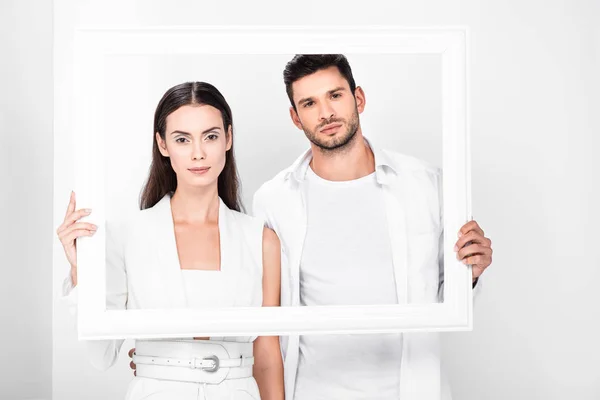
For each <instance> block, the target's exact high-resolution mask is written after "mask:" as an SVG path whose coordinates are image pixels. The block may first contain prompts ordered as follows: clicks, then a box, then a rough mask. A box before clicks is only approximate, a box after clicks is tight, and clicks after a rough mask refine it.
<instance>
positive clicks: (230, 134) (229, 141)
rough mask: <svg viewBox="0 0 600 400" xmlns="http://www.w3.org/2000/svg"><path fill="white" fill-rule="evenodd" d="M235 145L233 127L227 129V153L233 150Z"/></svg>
mask: <svg viewBox="0 0 600 400" xmlns="http://www.w3.org/2000/svg"><path fill="white" fill-rule="evenodd" d="M232 145H233V130H232V129H231V125H229V128H227V147H226V148H225V151H229V150H231V146H232Z"/></svg>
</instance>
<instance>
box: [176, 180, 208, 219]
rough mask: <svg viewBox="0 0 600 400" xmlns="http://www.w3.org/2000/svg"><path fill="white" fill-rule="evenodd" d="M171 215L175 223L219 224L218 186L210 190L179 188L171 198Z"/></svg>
mask: <svg viewBox="0 0 600 400" xmlns="http://www.w3.org/2000/svg"><path fill="white" fill-rule="evenodd" d="M171 213H172V214H173V221H174V222H175V223H177V222H184V223H202V224H203V223H207V222H217V221H218V218H219V192H218V188H217V185H216V184H215V185H214V186H211V187H209V188H188V187H185V186H183V187H177V189H176V190H175V193H174V194H173V196H172V197H171Z"/></svg>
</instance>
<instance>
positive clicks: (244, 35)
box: [72, 27, 473, 340]
mask: <svg viewBox="0 0 600 400" xmlns="http://www.w3.org/2000/svg"><path fill="white" fill-rule="evenodd" d="M199 43H201V44H202V45H199ZM200 53H202V54H274V53H286V54H287V53H342V54H344V53H393V54H439V55H440V57H441V59H442V75H443V76H442V102H443V105H442V113H443V170H444V187H443V196H444V221H445V223H444V232H445V234H444V254H445V256H444V257H445V258H444V261H445V284H444V302H443V303H436V304H423V305H415V304H408V305H381V306H319V307H281V308H280V307H268V308H260V307H257V308H243V307H236V308H210V309H208V308H207V309H164V310H118V311H117V310H108V311H107V310H106V288H105V286H106V276H105V263H104V259H105V258H104V253H105V236H104V231H105V230H104V221H105V215H104V192H103V191H104V186H103V185H104V172H103V165H104V157H105V156H106V153H105V146H104V142H103V141H102V140H100V138H101V137H102V136H101V133H102V130H103V126H104V125H103V121H102V118H103V112H102V107H103V104H104V97H103V96H105V93H104V91H103V79H104V78H103V77H104V74H103V70H102V66H103V58H104V57H107V56H110V55H111V54H113V55H114V54H164V55H169V54H200ZM467 61H468V30H467V28H465V27H449V28H422V29H417V28H410V29H405V28H399V27H362V28H339V27H334V28H318V29H315V28H314V27H311V28H310V29H309V28H304V27H203V28H198V27H193V28H172V27H165V28H152V29H147V28H143V29H140V28H122V29H114V28H113V29H103V28H97V29H80V30H78V31H77V32H76V34H75V43H74V65H73V71H74V74H73V79H74V81H73V88H74V92H73V113H72V118H73V121H72V129H73V132H74V134H73V135H72V137H73V138H74V139H73V140H74V143H73V149H74V154H75V165H74V173H75V185H74V188H75V192H76V193H77V208H91V209H93V210H94V218H93V220H94V223H95V224H96V225H98V228H99V229H98V232H97V234H96V235H95V237H94V239H93V240H81V241H79V242H78V291H79V293H78V335H79V339H81V340H83V339H85V340H90V339H117V338H173V337H192V336H251V335H259V336H260V335H294V334H326V333H378V332H403V331H464V330H471V329H472V324H473V315H472V308H473V306H472V285H471V268H470V267H469V268H465V266H464V265H463V264H462V263H461V262H459V261H458V260H456V257H455V253H454V251H453V250H452V247H453V245H454V242H455V241H456V232H458V230H459V228H460V227H461V226H462V225H463V224H464V223H465V222H466V221H467V220H468V219H469V216H470V215H471V204H470V199H471V194H470V148H469V125H468V121H469V114H468V111H469V108H468V63H467ZM89 93H94V95H93V96H89ZM291 161H292V160H290V162H291Z"/></svg>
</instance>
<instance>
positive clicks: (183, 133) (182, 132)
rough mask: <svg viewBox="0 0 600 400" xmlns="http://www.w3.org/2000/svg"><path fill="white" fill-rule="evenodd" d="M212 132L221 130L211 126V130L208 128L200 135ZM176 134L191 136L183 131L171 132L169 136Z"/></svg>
mask: <svg viewBox="0 0 600 400" xmlns="http://www.w3.org/2000/svg"><path fill="white" fill-rule="evenodd" d="M214 130H221V128H220V127H218V126H213V127H212V128H208V129H207V130H205V131H203V132H202V133H201V134H202V135H204V134H205V133H208V132H210V131H214ZM176 133H179V134H181V135H188V136H192V134H191V133H189V132H184V131H173V132H171V133H170V134H171V135H174V134H176Z"/></svg>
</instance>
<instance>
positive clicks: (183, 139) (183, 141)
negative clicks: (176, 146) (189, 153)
mask: <svg viewBox="0 0 600 400" xmlns="http://www.w3.org/2000/svg"><path fill="white" fill-rule="evenodd" d="M175 141H176V142H177V143H185V142H186V141H187V139H186V138H184V137H179V138H177V139H175Z"/></svg>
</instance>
